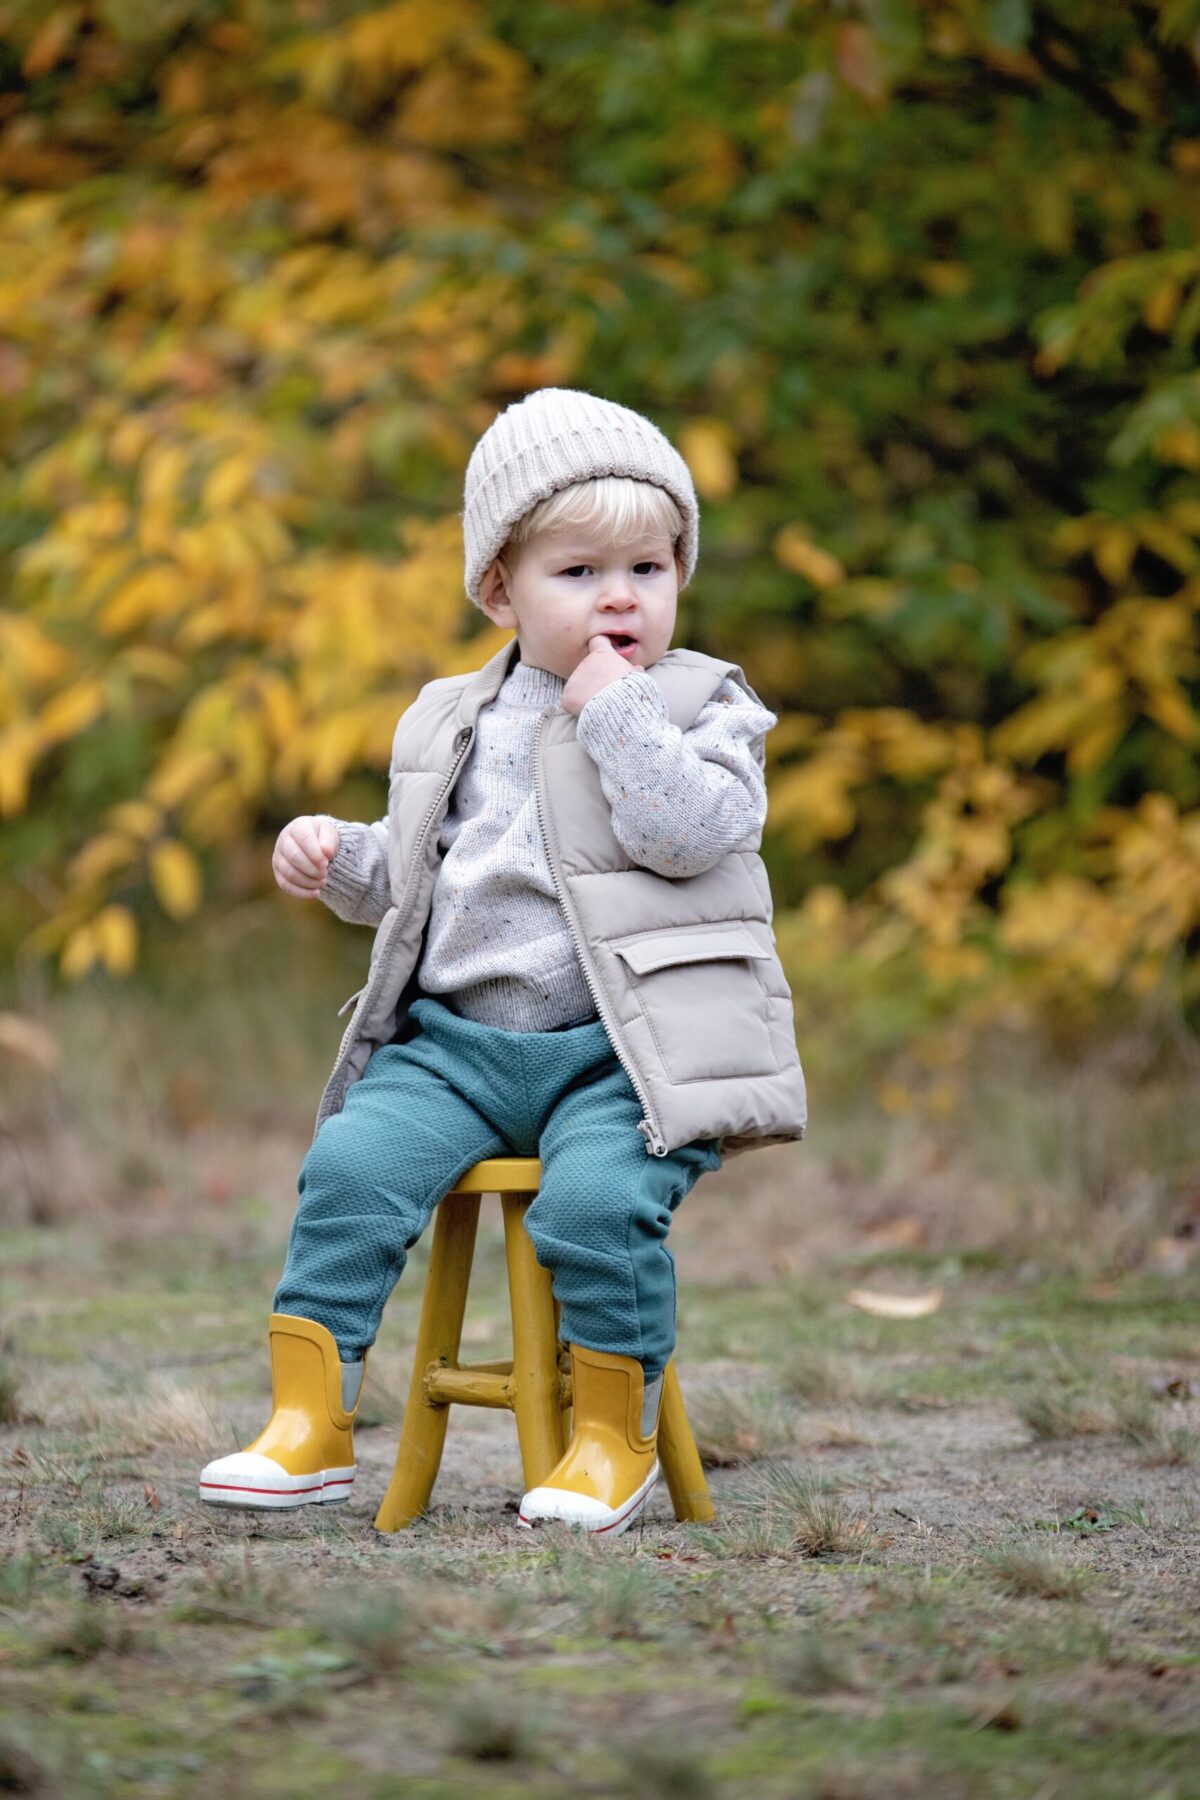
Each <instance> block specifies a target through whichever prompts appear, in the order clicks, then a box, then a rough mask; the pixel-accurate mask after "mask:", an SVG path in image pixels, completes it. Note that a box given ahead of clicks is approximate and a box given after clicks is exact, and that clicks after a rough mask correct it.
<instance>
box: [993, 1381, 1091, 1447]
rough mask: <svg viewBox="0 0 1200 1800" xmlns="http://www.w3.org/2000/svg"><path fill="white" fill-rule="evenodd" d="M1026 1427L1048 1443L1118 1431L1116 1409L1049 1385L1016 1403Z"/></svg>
mask: <svg viewBox="0 0 1200 1800" xmlns="http://www.w3.org/2000/svg"><path fill="white" fill-rule="evenodd" d="M1015 1404H1016V1411H1017V1415H1018V1417H1019V1418H1020V1419H1021V1421H1022V1423H1023V1424H1025V1425H1027V1426H1028V1427H1029V1429H1030V1431H1032V1433H1033V1435H1034V1437H1036V1438H1041V1439H1042V1440H1043V1441H1045V1442H1055V1441H1058V1440H1059V1439H1062V1438H1073V1437H1103V1436H1107V1435H1108V1434H1109V1433H1111V1432H1112V1431H1114V1430H1115V1429H1116V1421H1115V1419H1114V1417H1113V1410H1112V1407H1111V1406H1110V1405H1109V1403H1108V1402H1107V1401H1106V1400H1097V1399H1094V1398H1092V1397H1091V1396H1089V1395H1087V1394H1083V1393H1079V1392H1077V1391H1076V1390H1074V1389H1071V1388H1061V1387H1052V1386H1050V1385H1049V1384H1045V1385H1043V1386H1041V1387H1038V1388H1036V1389H1035V1390H1034V1391H1033V1392H1032V1393H1031V1394H1027V1395H1026V1396H1025V1397H1024V1398H1023V1399H1021V1400H1018V1401H1017V1402H1016V1403H1015Z"/></svg>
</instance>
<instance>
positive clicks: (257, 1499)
mask: <svg viewBox="0 0 1200 1800" xmlns="http://www.w3.org/2000/svg"><path fill="white" fill-rule="evenodd" d="M357 1472H358V1465H357V1464H355V1466H354V1468H353V1469H322V1471H321V1473H320V1475H296V1476H293V1477H292V1479H293V1480H295V1481H297V1482H302V1483H304V1484H305V1485H304V1486H301V1487H294V1488H274V1487H250V1486H248V1485H246V1484H245V1483H242V1482H214V1481H202V1482H201V1483H200V1498H201V1500H203V1501H204V1502H205V1504H206V1505H208V1506H233V1507H239V1508H242V1509H243V1510H246V1511H249V1512H278V1511H280V1510H282V1509H289V1508H294V1507H297V1506H334V1505H336V1504H337V1503H338V1501H340V1500H348V1499H349V1498H350V1489H351V1487H352V1486H353V1484H354V1477H355V1475H356V1474H357Z"/></svg>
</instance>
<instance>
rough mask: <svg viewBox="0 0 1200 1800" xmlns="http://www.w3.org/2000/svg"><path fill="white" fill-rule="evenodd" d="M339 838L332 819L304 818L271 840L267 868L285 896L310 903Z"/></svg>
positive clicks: (321, 882)
mask: <svg viewBox="0 0 1200 1800" xmlns="http://www.w3.org/2000/svg"><path fill="white" fill-rule="evenodd" d="M341 841H342V834H341V832H340V831H339V830H338V828H337V826H336V825H335V824H334V822H333V820H332V819H315V818H312V817H310V816H308V815H307V814H306V815H305V817H304V818H301V819H293V820H292V822H291V824H290V825H285V826H284V828H283V830H282V831H281V832H280V834H279V836H278V837H277V838H276V840H275V850H274V853H273V855H272V857H271V867H272V868H273V869H274V871H275V879H276V881H277V882H278V883H279V885H280V887H281V888H282V889H283V891H284V893H285V894H295V896H296V898H297V899H298V900H313V899H315V898H316V896H317V895H318V894H319V893H320V891H321V889H322V888H323V887H324V886H325V877H326V875H327V874H328V873H329V865H330V863H331V862H332V861H333V859H334V857H335V856H336V855H337V849H338V845H339V844H340V843H341Z"/></svg>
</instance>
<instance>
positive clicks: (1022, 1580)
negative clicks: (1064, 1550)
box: [978, 1539, 1090, 1600]
mask: <svg viewBox="0 0 1200 1800" xmlns="http://www.w3.org/2000/svg"><path fill="white" fill-rule="evenodd" d="M978 1564H979V1567H980V1568H982V1570H983V1571H984V1573H985V1574H986V1575H988V1576H989V1577H990V1579H991V1580H992V1581H994V1582H995V1584H996V1586H997V1587H998V1588H1000V1590H1001V1591H1002V1592H1003V1593H1006V1594H1014V1595H1017V1596H1019V1597H1021V1598H1023V1599H1024V1598H1032V1599H1037V1600H1074V1599H1078V1598H1079V1596H1080V1595H1081V1594H1082V1593H1083V1592H1084V1590H1085V1589H1086V1588H1087V1586H1088V1585H1089V1581H1090V1571H1089V1570H1087V1569H1080V1568H1077V1567H1076V1566H1075V1565H1074V1564H1073V1563H1069V1562H1067V1560H1066V1558H1065V1557H1063V1556H1061V1555H1060V1554H1059V1553H1058V1552H1057V1551H1055V1550H1050V1549H1048V1548H1047V1547H1046V1546H1045V1545H1043V1544H1030V1543H1026V1542H1025V1541H1024V1540H1022V1539H1017V1540H1015V1541H1013V1542H1010V1543H1005V1544H997V1545H994V1546H993V1547H992V1548H990V1549H988V1550H984V1551H982V1552H980V1553H979V1557H978Z"/></svg>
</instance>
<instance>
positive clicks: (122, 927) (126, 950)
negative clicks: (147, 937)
mask: <svg viewBox="0 0 1200 1800" xmlns="http://www.w3.org/2000/svg"><path fill="white" fill-rule="evenodd" d="M92 931H93V932H94V934H95V939H96V945H97V948H98V950H99V952H100V956H101V959H102V961H103V963H104V966H105V968H106V969H107V970H108V971H109V973H110V974H112V975H128V974H129V971H130V970H131V969H132V968H133V965H134V963H135V962H136V961H137V943H138V928H137V920H136V919H135V918H134V916H133V914H132V913H131V912H130V910H129V908H128V907H127V906H106V907H105V908H104V910H103V912H100V913H97V915H96V918H95V920H94V921H93V924H92Z"/></svg>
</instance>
